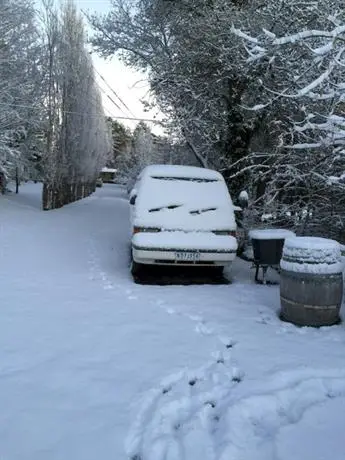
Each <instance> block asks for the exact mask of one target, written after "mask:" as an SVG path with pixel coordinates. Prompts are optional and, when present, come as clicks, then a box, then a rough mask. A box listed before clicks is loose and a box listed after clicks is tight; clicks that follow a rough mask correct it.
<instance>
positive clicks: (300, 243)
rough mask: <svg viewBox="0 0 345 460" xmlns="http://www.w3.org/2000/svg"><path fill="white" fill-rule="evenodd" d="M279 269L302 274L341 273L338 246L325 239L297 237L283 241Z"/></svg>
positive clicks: (335, 242)
mask: <svg viewBox="0 0 345 460" xmlns="http://www.w3.org/2000/svg"><path fill="white" fill-rule="evenodd" d="M280 266H281V268H283V269H284V270H288V271H293V272H304V273H319V274H330V273H341V272H342V270H343V263H342V259H341V252H340V244H339V243H338V242H337V241H334V240H329V239H327V238H318V237H305V236H297V237H295V238H288V239H286V240H285V243H284V248H283V257H282V260H281V262H280Z"/></svg>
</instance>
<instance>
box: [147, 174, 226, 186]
mask: <svg viewBox="0 0 345 460" xmlns="http://www.w3.org/2000/svg"><path fill="white" fill-rule="evenodd" d="M151 179H158V180H169V181H180V180H181V181H188V182H198V183H204V184H205V183H209V182H219V181H218V179H206V178H204V177H171V176H151Z"/></svg>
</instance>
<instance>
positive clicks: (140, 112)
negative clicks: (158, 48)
mask: <svg viewBox="0 0 345 460" xmlns="http://www.w3.org/2000/svg"><path fill="white" fill-rule="evenodd" d="M75 4H76V6H77V7H78V8H79V9H80V10H84V11H88V12H96V13H101V14H104V13H107V12H108V11H110V9H111V4H110V1H108V0H75ZM88 33H89V34H90V35H92V29H89V30H88ZM92 58H93V62H94V66H95V69H96V79H97V82H98V84H99V86H100V88H102V90H103V91H104V92H103V91H102V99H103V105H104V109H105V112H106V115H109V116H112V117H124V116H129V117H133V115H134V118H144V119H154V118H156V117H157V119H161V114H160V113H159V111H158V110H154V111H150V112H145V111H144V106H143V104H142V103H141V102H140V100H141V99H146V100H148V98H149V96H148V91H149V84H148V82H147V81H146V79H145V75H143V74H141V73H138V72H136V71H134V70H133V69H131V68H129V67H126V66H125V65H124V64H123V63H122V62H121V61H120V60H119V59H118V58H117V57H114V58H112V59H111V60H105V59H103V58H101V57H100V56H98V55H97V54H96V53H92ZM97 72H98V73H99V74H100V75H101V76H102V77H103V78H104V80H105V81H106V83H105V82H104V80H102V78H101V77H100V75H98V74H97ZM107 84H108V85H109V86H110V88H112V89H113V90H114V91H115V92H116V93H117V94H118V95H119V96H120V98H121V99H122V100H123V102H124V103H125V104H126V105H127V107H128V108H129V110H130V113H129V112H128V110H126V109H125V108H124V107H123V106H122V107H123V111H121V110H119V109H118V108H116V106H115V105H114V104H113V103H112V102H111V101H110V100H109V98H108V96H107V94H108V95H109V96H110V97H111V98H112V99H114V101H115V102H117V103H118V105H120V106H121V104H120V103H119V101H118V100H116V96H115V95H114V93H113V92H112V91H111V89H110V88H109V86H108V85H107ZM119 121H120V122H122V123H123V124H125V125H126V126H128V127H130V128H131V129H133V128H134V127H135V126H136V124H137V123H138V122H137V121H130V120H121V119H119ZM148 124H149V126H150V127H151V129H152V131H153V132H155V133H156V134H160V133H161V132H162V130H161V128H160V127H159V125H156V124H154V123H148Z"/></svg>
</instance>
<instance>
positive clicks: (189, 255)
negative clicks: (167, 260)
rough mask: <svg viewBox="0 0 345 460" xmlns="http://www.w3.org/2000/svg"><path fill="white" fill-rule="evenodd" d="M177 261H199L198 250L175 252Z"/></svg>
mask: <svg viewBox="0 0 345 460" xmlns="http://www.w3.org/2000/svg"><path fill="white" fill-rule="evenodd" d="M175 260H176V262H197V261H198V260H200V254H199V253H198V252H184V251H183V252H182V251H181V252H175Z"/></svg>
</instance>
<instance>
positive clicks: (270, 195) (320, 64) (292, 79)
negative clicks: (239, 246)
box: [233, 1, 345, 239]
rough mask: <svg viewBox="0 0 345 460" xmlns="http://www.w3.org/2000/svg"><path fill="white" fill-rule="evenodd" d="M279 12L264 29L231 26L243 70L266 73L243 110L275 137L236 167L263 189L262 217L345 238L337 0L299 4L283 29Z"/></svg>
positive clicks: (343, 26) (344, 21)
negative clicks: (258, 117)
mask: <svg viewBox="0 0 345 460" xmlns="http://www.w3.org/2000/svg"><path fill="white" fill-rule="evenodd" d="M289 7H291V4H290V5H289ZM286 8H288V7H286ZM286 8H285V14H284V16H281V15H282V13H284V9H283V11H281V10H280V9H279V8H277V12H276V13H275V17H276V22H275V25H273V24H272V25H271V27H270V28H269V29H266V28H263V29H262V30H261V31H260V30H259V31H258V30H257V29H255V28H254V27H252V28H248V24H247V28H242V29H241V28H238V27H233V32H234V33H235V34H236V36H237V37H240V38H241V39H242V40H243V42H244V45H245V49H246V51H245V53H246V62H245V64H244V66H245V67H246V68H247V71H248V72H253V73H255V72H257V71H258V69H260V70H261V71H262V69H265V74H264V75H265V77H264V78H262V80H261V85H262V88H261V91H260V92H258V93H257V95H256V97H255V98H253V99H252V100H251V101H248V106H250V108H251V110H253V111H254V112H257V113H262V115H263V117H267V119H269V120H270V123H268V128H270V127H271V128H272V129H274V124H275V125H276V126H278V130H277V131H276V132H277V133H278V134H279V136H277V143H276V145H275V146H274V147H275V148H274V149H271V150H268V151H267V150H266V151H265V150H261V151H258V150H254V151H253V152H252V153H251V154H250V155H249V156H248V157H246V158H243V159H241V160H240V162H239V164H237V165H236V166H237V167H238V171H239V173H241V172H244V171H251V173H252V177H253V179H254V181H257V182H261V183H264V184H265V187H264V188H263V190H262V192H263V197H264V198H265V199H264V200H263V201H261V202H260V206H261V205H262V204H264V207H266V209H265V212H266V213H270V214H272V213H273V214H274V215H275V216H276V218H277V219H280V221H285V222H288V223H289V224H294V225H295V226H296V227H297V229H298V230H300V231H301V232H304V233H305V232H309V233H310V232H313V233H318V234H327V235H333V236H335V237H337V238H341V239H344V237H345V234H344V218H345V213H344V211H343V209H344V192H345V187H344V182H343V177H344V172H345V156H344V153H345V149H344V146H345V130H344V128H345V118H344V98H345V87H344V83H343V82H344V81H345V46H344V41H345V15H344V10H343V8H342V9H341V5H340V3H339V2H328V3H326V2H320V1H319V2H312V3H308V2H307V3H300V4H299V7H298V8H299V10H298V15H297V16H296V14H295V15H294V22H293V23H291V24H290V23H286V17H289V15H288V14H287V13H288V11H286ZM273 16H274V15H273V13H271V17H273ZM279 110H280V116H279ZM272 114H274V117H272ZM241 168H242V169H241ZM235 174H238V172H237V173H235ZM263 197H262V198H263Z"/></svg>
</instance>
